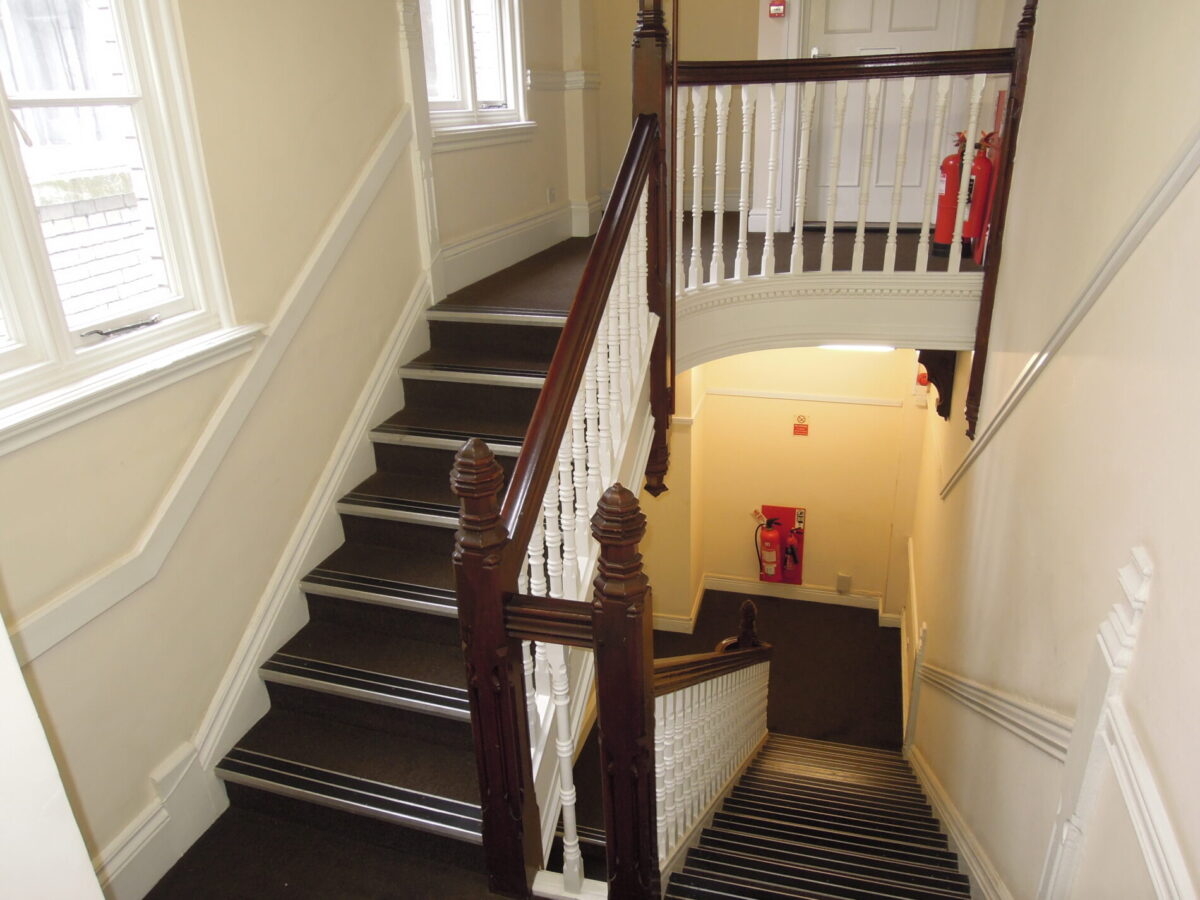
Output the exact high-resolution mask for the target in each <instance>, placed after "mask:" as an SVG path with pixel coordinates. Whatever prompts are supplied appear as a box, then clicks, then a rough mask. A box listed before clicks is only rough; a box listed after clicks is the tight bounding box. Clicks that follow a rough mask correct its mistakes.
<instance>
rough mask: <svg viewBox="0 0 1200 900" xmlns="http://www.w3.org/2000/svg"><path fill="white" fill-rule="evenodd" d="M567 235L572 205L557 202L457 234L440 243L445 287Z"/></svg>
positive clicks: (465, 281)
mask: <svg viewBox="0 0 1200 900" xmlns="http://www.w3.org/2000/svg"><path fill="white" fill-rule="evenodd" d="M570 236H571V207H570V206H569V205H567V204H560V205H558V206H556V207H554V208H552V209H548V210H546V211H545V212H538V213H533V214H531V215H527V216H521V217H520V218H517V219H513V220H511V221H509V222H506V223H504V224H502V225H497V226H495V227H491V228H484V229H482V230H480V231H476V232H474V233H473V234H469V235H466V236H465V237H461V238H457V239H456V240H454V241H451V242H449V243H447V244H444V245H443V246H442V256H443V258H444V260H445V267H446V285H445V287H446V290H447V292H449V293H453V292H454V291H457V290H459V289H460V288H464V287H466V286H467V285H469V284H474V283H475V282H477V281H480V280H482V279H484V278H487V276H489V275H492V274H495V273H496V272H499V271H500V270H501V269H505V268H507V267H508V266H511V265H512V264H513V263H517V262H520V261H521V260H523V259H527V258H528V257H530V256H533V254H535V253H538V252H540V251H542V250H545V249H546V248H547V247H552V246H554V245H555V244H557V243H559V242H560V241H565V240H566V239H567V238H569V237H570Z"/></svg>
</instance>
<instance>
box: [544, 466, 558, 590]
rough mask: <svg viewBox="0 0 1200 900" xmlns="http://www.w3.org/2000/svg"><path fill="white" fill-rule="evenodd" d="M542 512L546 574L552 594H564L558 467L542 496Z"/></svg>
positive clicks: (551, 475) (553, 470) (551, 472)
mask: <svg viewBox="0 0 1200 900" xmlns="http://www.w3.org/2000/svg"><path fill="white" fill-rule="evenodd" d="M542 513H543V517H544V518H545V520H546V576H547V578H548V579H549V581H550V596H551V597H558V598H561V597H562V596H563V560H562V543H563V535H562V525H561V523H560V520H559V517H558V516H559V510H558V469H551V470H550V481H549V483H548V484H547V485H546V493H545V495H544V496H543V497H542Z"/></svg>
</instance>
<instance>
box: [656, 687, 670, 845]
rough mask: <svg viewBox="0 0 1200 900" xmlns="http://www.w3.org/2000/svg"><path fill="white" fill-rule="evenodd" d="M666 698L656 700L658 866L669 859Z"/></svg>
mask: <svg viewBox="0 0 1200 900" xmlns="http://www.w3.org/2000/svg"><path fill="white" fill-rule="evenodd" d="M665 734H666V698H665V697H655V698H654V824H655V831H656V832H657V835H658V864H659V866H660V867H661V866H662V864H663V862H664V861H665V860H666V859H667V783H666V778H667V770H666V739H665V737H664V735H665Z"/></svg>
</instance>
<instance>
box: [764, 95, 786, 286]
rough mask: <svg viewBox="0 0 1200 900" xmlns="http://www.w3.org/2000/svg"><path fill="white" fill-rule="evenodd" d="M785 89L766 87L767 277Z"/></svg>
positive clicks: (772, 267) (770, 268) (772, 255)
mask: <svg viewBox="0 0 1200 900" xmlns="http://www.w3.org/2000/svg"><path fill="white" fill-rule="evenodd" d="M783 89H784V86H783V85H782V84H772V85H767V88H766V90H767V98H768V100H769V103H770V128H769V135H770V136H769V138H768V141H769V143H768V144H767V223H766V226H765V227H764V228H763V252H762V269H761V273H762V275H763V276H764V277H766V278H770V277H771V276H772V275H774V274H775V229H776V226H777V223H776V203H777V200H776V195H777V194H778V190H779V128H780V124H781V121H782V118H783V117H782V116H781V115H780V111H781V107H782V106H783Z"/></svg>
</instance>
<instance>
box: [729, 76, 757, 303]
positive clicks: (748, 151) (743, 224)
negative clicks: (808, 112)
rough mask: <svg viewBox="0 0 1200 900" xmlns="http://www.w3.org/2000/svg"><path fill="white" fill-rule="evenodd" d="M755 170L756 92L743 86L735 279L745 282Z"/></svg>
mask: <svg viewBox="0 0 1200 900" xmlns="http://www.w3.org/2000/svg"><path fill="white" fill-rule="evenodd" d="M753 168H754V90H753V89H752V87H751V85H748V84H744V85H742V160H741V176H742V180H741V186H740V188H739V194H738V244H737V258H736V259H735V260H734V264H733V277H734V279H735V280H737V281H744V280H745V279H746V278H749V277H750V238H749V230H750V172H751V170H752V169H753Z"/></svg>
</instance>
